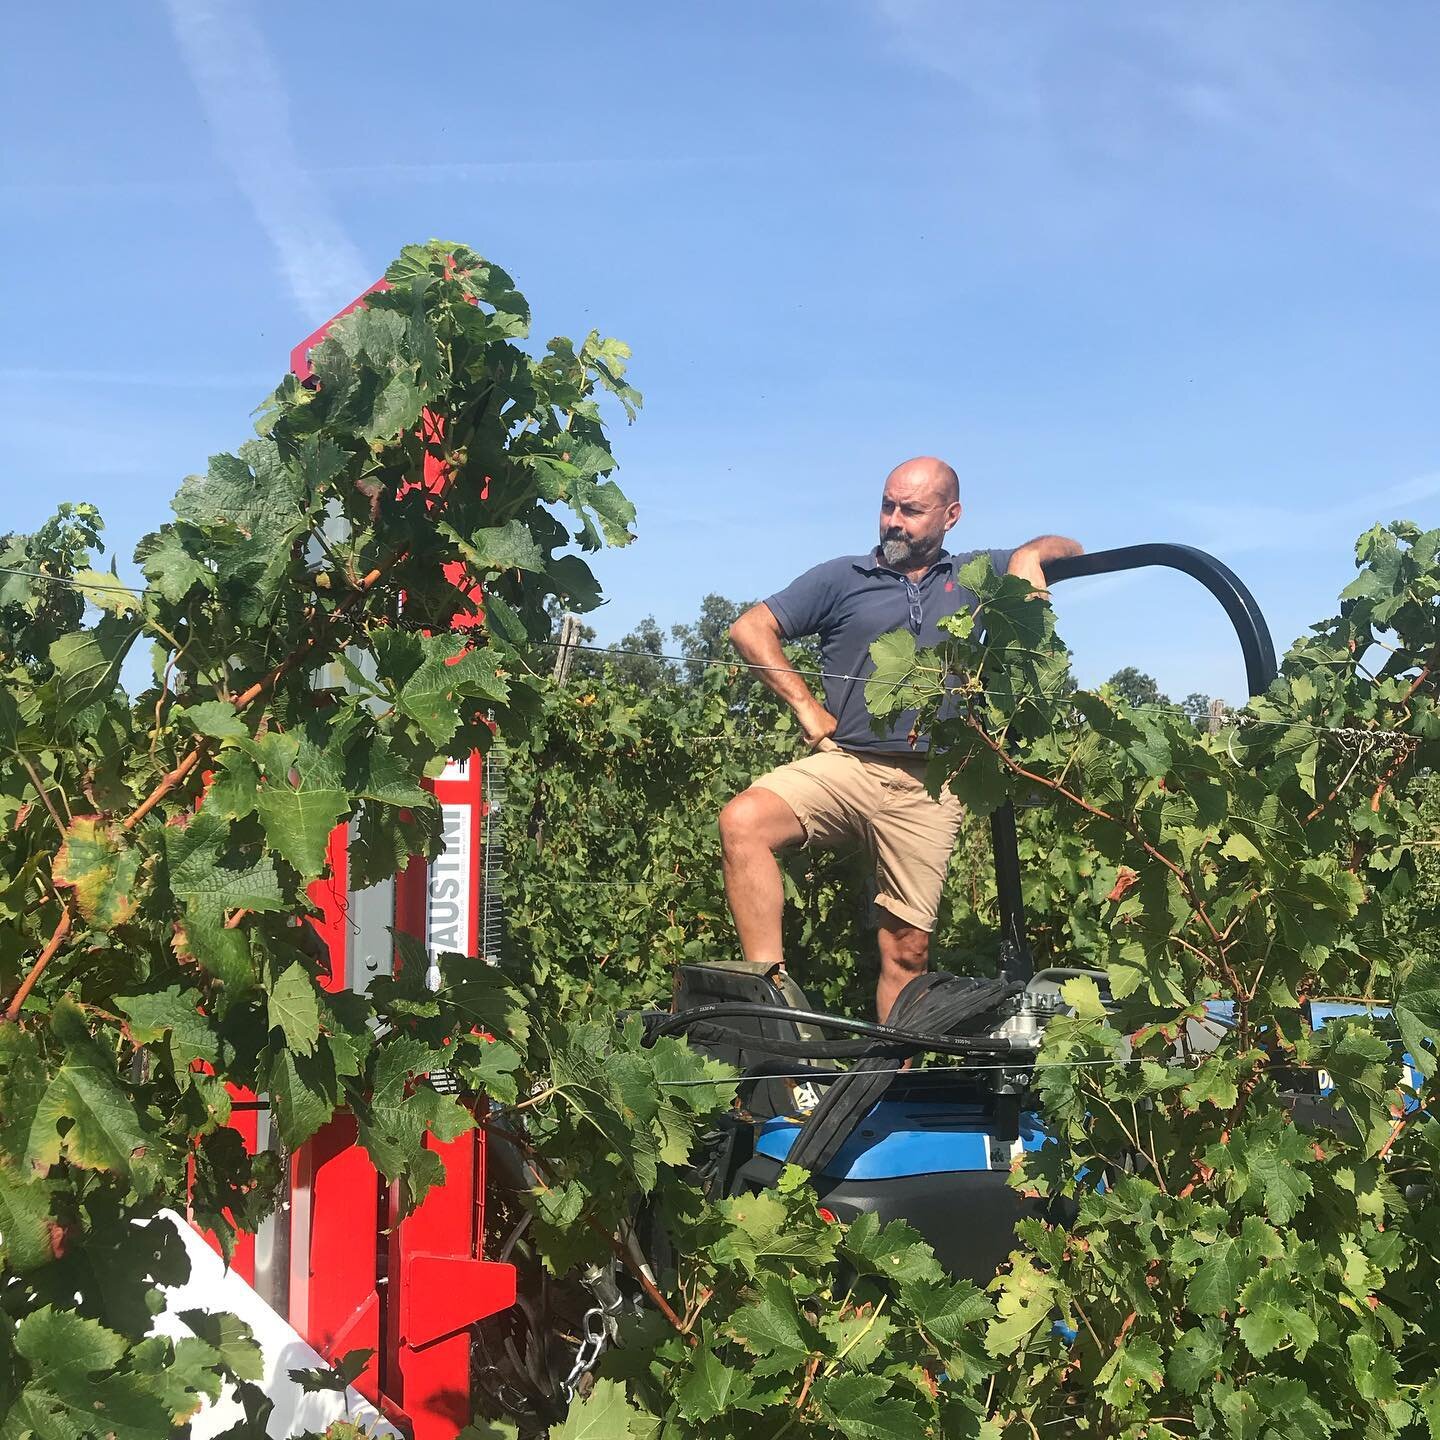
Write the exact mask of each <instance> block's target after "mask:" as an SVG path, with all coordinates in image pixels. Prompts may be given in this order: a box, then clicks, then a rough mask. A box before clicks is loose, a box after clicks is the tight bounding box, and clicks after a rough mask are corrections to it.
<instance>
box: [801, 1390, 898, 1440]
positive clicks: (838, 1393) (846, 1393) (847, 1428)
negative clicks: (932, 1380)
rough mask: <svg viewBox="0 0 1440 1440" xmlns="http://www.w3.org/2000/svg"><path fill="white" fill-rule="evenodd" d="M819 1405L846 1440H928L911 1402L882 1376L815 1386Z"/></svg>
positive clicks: (816, 1401) (821, 1411)
mask: <svg viewBox="0 0 1440 1440" xmlns="http://www.w3.org/2000/svg"><path fill="white" fill-rule="evenodd" d="M814 1395H815V1404H816V1407H817V1408H818V1409H819V1411H820V1413H821V1414H822V1415H823V1416H824V1417H825V1419H826V1420H827V1421H828V1422H829V1423H830V1424H831V1425H833V1426H834V1427H835V1429H836V1430H838V1431H839V1432H840V1433H841V1434H842V1435H844V1436H845V1437H846V1440H924V1436H925V1426H924V1424H923V1423H922V1421H921V1419H920V1416H919V1415H918V1414H917V1413H916V1411H915V1407H914V1405H913V1404H911V1402H910V1401H908V1400H897V1399H895V1398H894V1396H893V1395H892V1394H891V1393H890V1382H889V1381H888V1380H885V1379H882V1378H881V1377H880V1376H878V1375H835V1376H832V1377H831V1378H829V1379H826V1380H819V1381H817V1382H816V1384H815V1390H814Z"/></svg>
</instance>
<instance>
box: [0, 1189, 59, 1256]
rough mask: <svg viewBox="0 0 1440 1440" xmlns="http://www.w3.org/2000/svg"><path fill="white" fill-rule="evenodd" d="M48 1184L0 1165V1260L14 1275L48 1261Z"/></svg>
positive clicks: (49, 1214)
mask: <svg viewBox="0 0 1440 1440" xmlns="http://www.w3.org/2000/svg"><path fill="white" fill-rule="evenodd" d="M50 1225H51V1212H50V1184H49V1183H48V1182H47V1181H46V1180H44V1179H41V1178H40V1177H38V1176H37V1177H31V1178H30V1179H29V1180H28V1181H27V1180H26V1179H25V1177H23V1176H21V1175H18V1174H16V1173H15V1172H14V1170H13V1169H12V1168H11V1167H10V1166H8V1165H3V1164H0V1262H3V1264H4V1265H5V1267H6V1268H7V1269H9V1270H11V1271H13V1272H15V1273H16V1274H21V1275H23V1274H24V1273H25V1272H26V1271H28V1270H35V1269H38V1268H39V1267H40V1266H42V1265H46V1264H49V1262H50V1261H51V1260H52V1259H53V1258H54V1252H53V1250H52V1249H51V1243H50Z"/></svg>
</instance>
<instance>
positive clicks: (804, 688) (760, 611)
mask: <svg viewBox="0 0 1440 1440" xmlns="http://www.w3.org/2000/svg"><path fill="white" fill-rule="evenodd" d="M730 638H731V640H732V641H734V643H735V648H736V650H738V651H739V652H740V658H741V659H742V660H744V661H745V663H746V664H747V665H753V666H755V667H756V674H758V675H759V677H760V679H761V682H762V683H763V684H764V685H765V686H766V688H767V689H769V690H771V691H773V692H774V693H775V694H776V695H778V696H779V697H780V699H782V700H783V701H784V702H785V703H786V704H787V705H788V706H789V707H790V708H791V709H792V710H793V711H794V712H795V716H796V718H797V719H798V720H799V721H800V724H801V727H802V728H803V729H804V731H805V737H806V739H808V740H810V741H811V742H812V743H813V742H814V741H815V740H816V739H817V738H818V737H820V736H822V735H826V734H829V733H830V731H831V730H833V729H834V724H835V722H834V719H833V717H832V716H831V715H830V713H829V711H827V710H826V709H825V707H824V705H823V704H822V703H821V702H820V701H819V700H818V699H816V696H815V692H814V691H813V690H812V689H811V688H810V686H809V684H808V683H807V682H806V680H805V677H804V676H803V675H801V674H800V672H799V671H798V670H796V668H795V667H794V666H793V665H792V664H791V663H790V660H789V658H788V657H787V656H786V654H785V651H784V648H783V646H782V645H781V641H780V628H779V626H778V625H777V624H776V622H775V617H774V616H773V615H772V614H771V613H770V610H769V608H768V607H767V606H765V605H763V604H762V605H757V606H755V607H754V608H753V609H750V610H747V611H746V612H745V613H744V614H743V615H742V616H741V617H740V618H739V619H738V620H737V621H736V622H735V623H734V624H733V625H732V626H731V627H730Z"/></svg>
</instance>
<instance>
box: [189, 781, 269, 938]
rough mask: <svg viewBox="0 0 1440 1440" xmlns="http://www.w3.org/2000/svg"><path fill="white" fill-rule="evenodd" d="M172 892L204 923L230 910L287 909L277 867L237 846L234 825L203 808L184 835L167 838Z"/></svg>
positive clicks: (263, 857) (266, 859)
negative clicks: (204, 918) (203, 920)
mask: <svg viewBox="0 0 1440 1440" xmlns="http://www.w3.org/2000/svg"><path fill="white" fill-rule="evenodd" d="M163 844H164V848H165V859H166V864H167V868H168V872H169V880H170V889H171V891H172V892H173V894H174V895H175V897H176V898H177V899H179V900H183V901H184V902H185V903H186V904H187V905H189V906H191V907H193V908H194V910H195V911H196V912H198V914H199V915H200V916H201V917H208V918H211V919H218V918H219V917H221V916H222V915H223V913H224V912H225V911H226V910H231V909H236V910H238V909H244V910H278V909H280V908H281V906H282V905H283V904H284V900H285V896H284V892H283V891H282V890H281V889H280V882H279V878H278V877H277V875H276V873H275V864H274V862H273V861H272V860H271V859H270V858H269V856H258V857H257V856H256V855H255V854H254V852H253V851H251V850H249V849H248V848H246V849H242V848H240V847H239V846H237V845H236V844H235V843H234V831H233V827H232V825H231V823H230V822H229V821H228V820H226V819H225V818H224V817H223V816H221V815H218V814H216V813H215V812H214V811H213V810H211V809H210V808H209V807H205V806H202V807H201V809H200V811H199V813H198V814H197V815H195V816H194V818H193V819H192V820H191V821H190V823H189V824H188V825H187V826H185V828H184V829H180V828H177V827H167V828H166V830H165V831H164V832H163Z"/></svg>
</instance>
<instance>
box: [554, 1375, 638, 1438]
mask: <svg viewBox="0 0 1440 1440" xmlns="http://www.w3.org/2000/svg"><path fill="white" fill-rule="evenodd" d="M645 1418H647V1417H646V1416H645V1415H644V1413H643V1412H642V1411H640V1410H638V1409H637V1408H636V1407H635V1406H633V1405H631V1403H630V1401H629V1398H628V1397H627V1396H626V1393H625V1387H624V1386H623V1385H621V1384H619V1383H618V1382H616V1381H614V1380H597V1381H596V1382H595V1386H594V1389H592V1390H591V1391H590V1393H589V1394H588V1395H585V1396H583V1397H582V1396H577V1397H576V1398H575V1399H574V1400H572V1401H571V1402H570V1409H569V1410H568V1411H567V1412H566V1415H565V1418H564V1420H562V1421H561V1422H560V1424H559V1425H556V1426H553V1427H552V1428H551V1430H550V1440H631V1437H632V1435H633V1434H634V1433H635V1432H634V1431H633V1430H632V1428H631V1427H632V1426H634V1425H636V1424H637V1422H641V1421H643V1420H644V1419H645Z"/></svg>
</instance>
